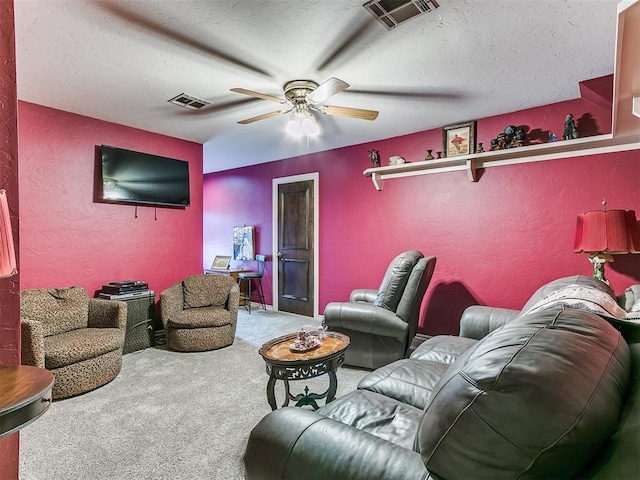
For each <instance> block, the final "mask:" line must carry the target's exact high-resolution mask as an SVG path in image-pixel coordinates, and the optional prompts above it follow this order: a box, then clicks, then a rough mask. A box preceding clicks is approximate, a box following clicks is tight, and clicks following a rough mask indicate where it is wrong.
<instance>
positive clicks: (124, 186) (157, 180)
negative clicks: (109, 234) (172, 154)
mask: <svg viewBox="0 0 640 480" xmlns="http://www.w3.org/2000/svg"><path fill="white" fill-rule="evenodd" d="M101 155H102V182H101V183H102V192H101V195H100V198H101V199H102V200H103V201H105V202H116V203H128V204H144V205H160V206H162V205H165V206H174V207H175V206H178V207H187V206H189V205H190V196H189V163H188V162H185V161H184V160H176V159H173V158H166V157H159V156H157V155H149V154H147V153H141V152H134V151H131V150H124V149H122V148H116V147H110V146H108V145H102V146H101Z"/></svg>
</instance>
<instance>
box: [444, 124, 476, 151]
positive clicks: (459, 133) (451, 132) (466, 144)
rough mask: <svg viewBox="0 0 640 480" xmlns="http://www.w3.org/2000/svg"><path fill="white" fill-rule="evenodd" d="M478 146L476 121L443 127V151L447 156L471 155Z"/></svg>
mask: <svg viewBox="0 0 640 480" xmlns="http://www.w3.org/2000/svg"><path fill="white" fill-rule="evenodd" d="M475 148H476V122H475V121H471V122H465V123H458V124H456V125H449V126H447V127H443V128H442V151H443V152H444V156H445V157H456V156H458V155H469V154H470V153H474V151H475Z"/></svg>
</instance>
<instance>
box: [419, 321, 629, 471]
mask: <svg viewBox="0 0 640 480" xmlns="http://www.w3.org/2000/svg"><path fill="white" fill-rule="evenodd" d="M628 380H629V348H628V346H627V344H626V343H625V341H624V340H623V339H622V337H621V335H620V334H619V332H618V331H617V330H615V329H614V328H613V327H612V326H611V325H610V324H608V323H607V322H606V321H605V320H603V319H602V318H600V317H598V316H597V315H594V314H591V313H588V312H584V311H579V310H574V309H564V310H563V309H550V310H544V311H541V312H539V313H535V314H531V315H524V316H521V317H519V318H517V319H515V320H512V321H511V322H509V323H508V324H506V325H505V326H503V327H501V328H499V329H498V330H496V331H494V332H492V333H491V334H489V335H488V336H487V337H485V338H484V339H482V340H481V341H479V342H478V343H477V344H476V345H475V346H473V347H472V348H471V349H469V350H468V351H467V352H465V353H464V354H463V355H462V356H461V357H460V358H459V359H458V360H457V361H456V363H455V364H453V365H452V366H451V367H450V369H449V370H448V371H447V372H446V373H445V375H444V376H443V377H442V378H441V380H440V382H439V384H438V385H437V386H436V387H435V388H434V390H433V392H432V394H431V397H430V401H429V405H428V406H427V408H426V413H425V416H424V418H423V420H422V423H421V425H420V428H419V430H418V435H417V436H416V448H417V449H418V450H419V451H420V453H421V455H422V457H423V460H424V462H425V464H426V465H427V468H428V469H429V470H430V471H432V472H434V473H436V474H437V475H438V476H442V477H444V478H492V479H500V478H534V477H535V478H568V477H572V476H574V475H575V474H576V473H577V472H578V471H580V469H581V468H582V467H583V466H584V465H585V463H586V462H587V461H588V460H589V459H590V458H591V457H592V456H593V455H594V454H595V453H596V452H597V451H598V450H600V449H601V447H602V445H603V444H604V443H605V442H606V441H607V439H608V438H609V437H610V436H611V435H612V434H613V432H615V430H616V427H617V424H618V419H619V415H620V411H621V406H622V402H623V398H624V394H625V389H626V386H627V383H628Z"/></svg>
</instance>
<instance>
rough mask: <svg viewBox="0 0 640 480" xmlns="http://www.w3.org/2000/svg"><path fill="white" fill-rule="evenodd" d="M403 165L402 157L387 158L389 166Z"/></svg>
mask: <svg viewBox="0 0 640 480" xmlns="http://www.w3.org/2000/svg"><path fill="white" fill-rule="evenodd" d="M403 163H405V159H404V158H402V157H399V156H398V155H394V156H393V157H389V165H402V164H403Z"/></svg>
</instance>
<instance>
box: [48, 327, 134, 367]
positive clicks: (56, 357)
mask: <svg viewBox="0 0 640 480" xmlns="http://www.w3.org/2000/svg"><path fill="white" fill-rule="evenodd" d="M122 344H123V330H120V329H117V328H79V329H77V330H71V331H69V332H64V333H61V334H59V335H51V336H49V337H46V338H45V339H44V351H45V355H44V363H45V368H47V369H48V370H53V369H55V368H60V367H64V366H66V365H72V364H74V363H78V362H82V361H84V360H88V359H90V358H95V357H99V356H100V355H104V354H105V353H109V352H112V351H114V350H118V349H119V348H122Z"/></svg>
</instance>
